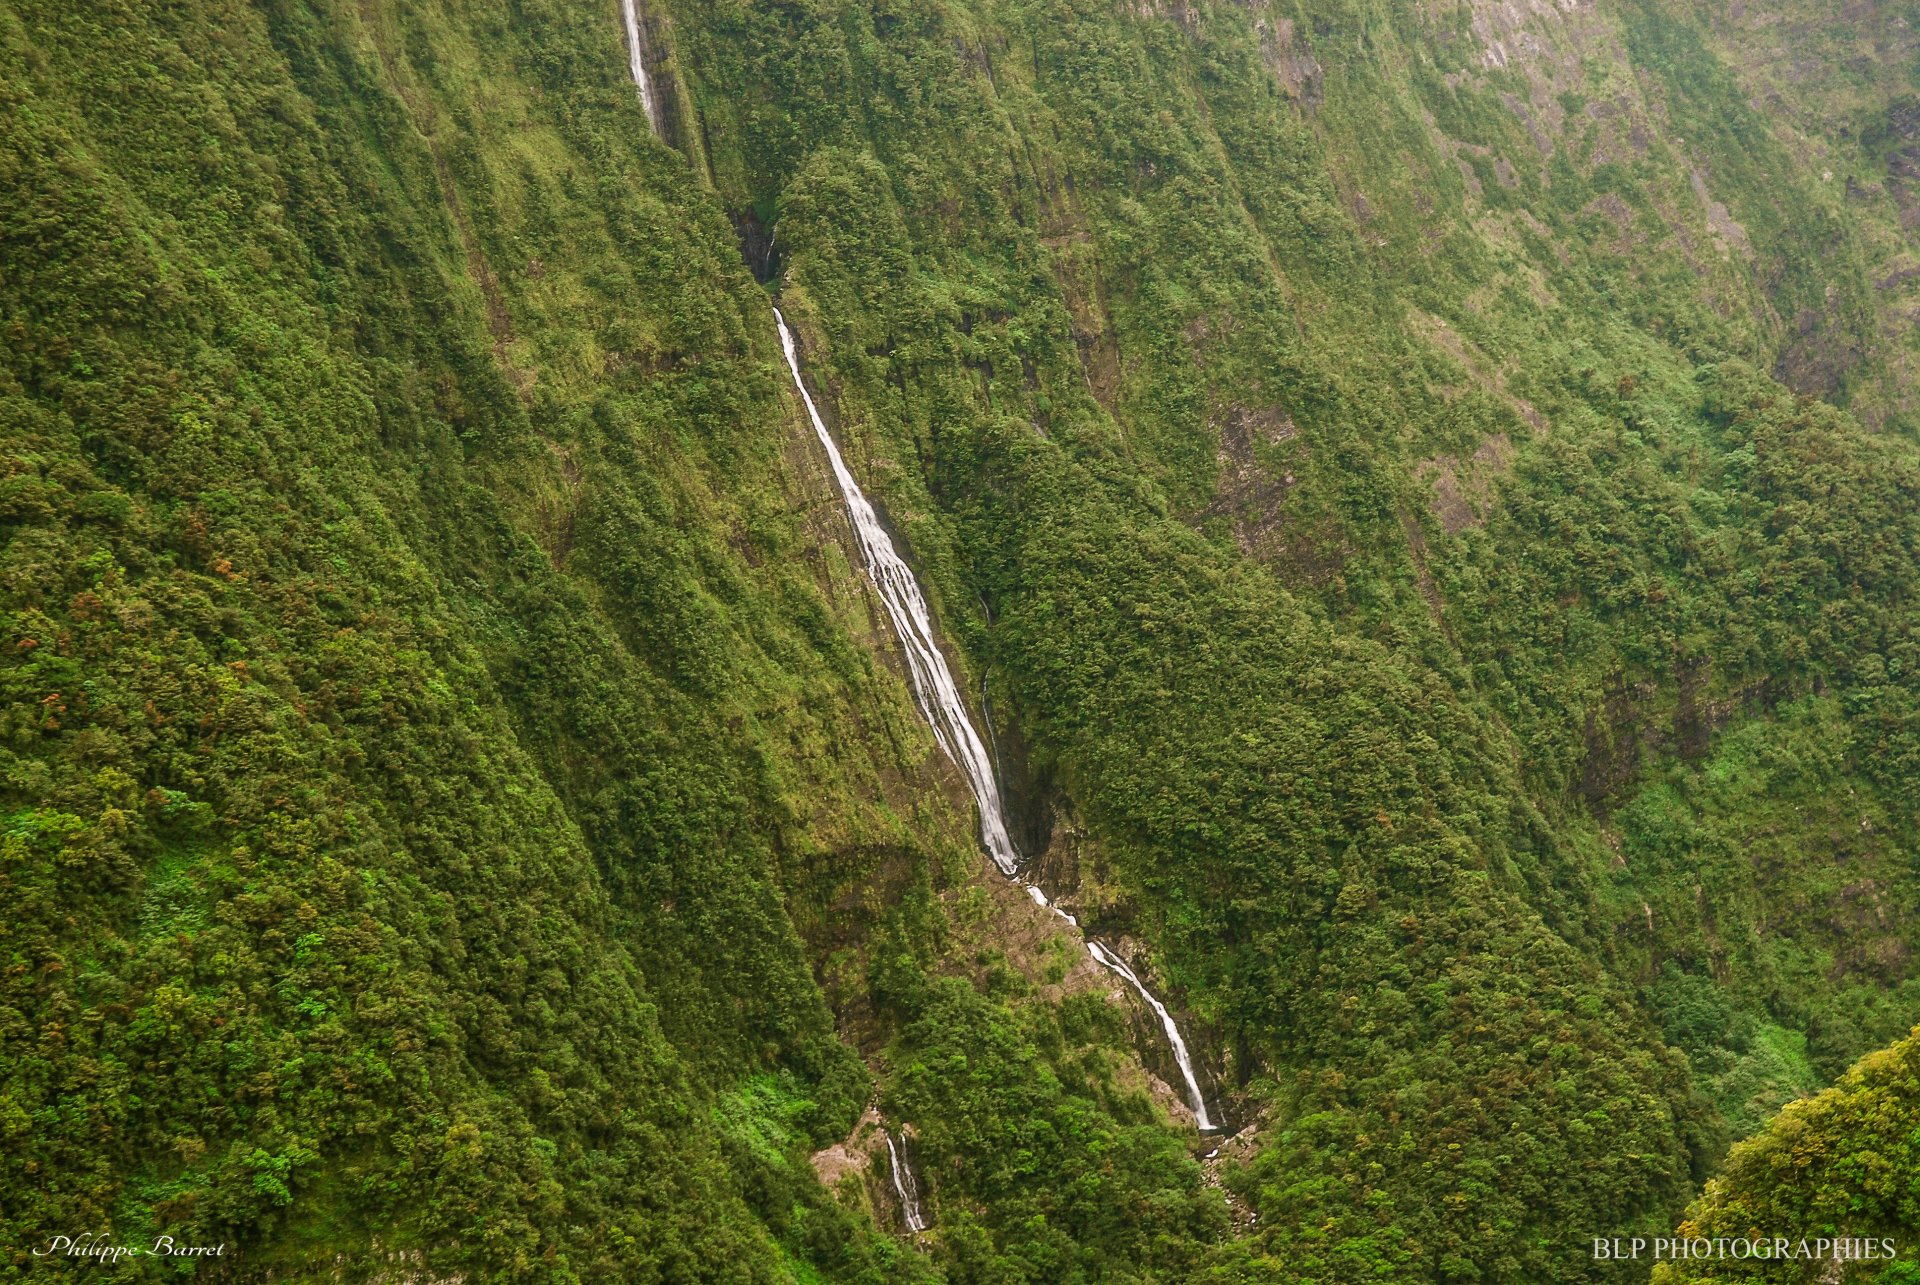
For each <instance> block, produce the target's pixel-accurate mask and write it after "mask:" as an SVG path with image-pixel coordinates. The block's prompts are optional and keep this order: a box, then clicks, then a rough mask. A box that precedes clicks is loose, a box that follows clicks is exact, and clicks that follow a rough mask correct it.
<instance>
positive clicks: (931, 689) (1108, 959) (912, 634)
mask: <svg viewBox="0 0 1920 1285" xmlns="http://www.w3.org/2000/svg"><path fill="white" fill-rule="evenodd" d="M635 3H636V0H620V8H621V12H622V13H623V14H624V15H625V17H626V21H627V62H628V68H629V70H630V71H631V72H632V73H633V84H634V88H635V89H637V90H638V91H639V93H640V105H641V106H642V107H644V108H645V109H646V113H647V123H648V124H649V125H650V126H652V127H653V129H654V132H656V133H658V132H659V129H660V123H659V121H658V119H657V118H656V117H655V115H654V110H653V90H652V88H651V86H650V85H649V83H648V81H647V64H646V58H645V49H644V45H643V43H642V41H641V37H640V17H639V14H638V12H637V11H636V9H635V7H634V6H635ZM773 319H774V323H775V324H776V325H778V326H779V328H780V347H781V350H782V351H783V352H785V353H786V357H787V371H788V373H789V374H791V375H792V376H793V387H794V390H795V391H796V392H798V393H799V394H800V400H801V402H802V403H803V404H804V405H805V406H806V408H807V419H808V420H809V421H811V422H812V424H813V431H814V433H815V434H816V435H817V436H818V437H819V438H820V445H821V446H822V447H823V448H824V449H825V450H826V452H827V459H828V461H829V462H830V463H831V464H832V465H833V476H834V480H835V481H837V482H838V483H839V484H840V497H841V499H842V500H843V501H844V502H845V503H846V506H847V516H848V517H849V518H851V519H852V521H853V530H854V534H855V535H856V536H857V537H858V539H859V541H860V552H861V555H862V557H864V558H865V559H866V564H867V576H868V578H869V579H870V580H872V582H873V585H874V588H876V589H878V590H879V591H880V600H881V601H882V602H883V603H885V604H886V608H887V615H888V616H889V617H891V618H892V620H893V628H894V632H895V633H897V634H899V636H900V644H901V648H902V650H903V651H905V652H906V656H907V669H908V671H909V675H910V677H911V678H912V680H913V699H914V703H915V704H917V705H918V706H919V707H920V714H921V716H922V717H923V718H925V719H926V720H927V725H928V726H929V727H931V728H932V729H933V739H934V740H935V741H937V742H938V743H939V745H940V748H941V749H942V750H945V751H946V754H947V757H948V758H950V759H952V760H953V761H954V762H955V763H956V764H958V765H959V767H960V770H961V771H962V772H964V773H965V774H966V777H967V784H968V785H970V786H972V788H973V797H974V802H975V804H976V805H977V808H978V811H979V813H980V842H981V844H982V845H983V846H984V847H985V848H986V850H987V855H988V856H990V857H992V858H993V863H994V864H995V865H996V866H999V867H1000V870H1001V872H1002V873H1004V874H1005V875H1006V876H1007V877H1008V878H1009V879H1011V880H1013V881H1014V882H1015V883H1017V884H1019V885H1020V887H1022V888H1023V889H1025V890H1026V894H1027V896H1029V897H1031V898H1032V899H1033V901H1034V904H1035V905H1038V906H1041V907H1044V908H1045V909H1048V910H1051V911H1052V912H1053V913H1054V914H1055V915H1057V916H1059V917H1060V918H1061V919H1062V920H1064V921H1065V922H1066V923H1067V924H1068V925H1069V926H1071V927H1073V928H1074V929H1076V930H1078V928H1079V927H1080V923H1079V921H1078V920H1076V919H1075V918H1074V917H1073V916H1072V915H1070V914H1068V913H1067V912H1066V911H1064V910H1062V909H1060V907H1058V906H1056V905H1054V904H1053V903H1052V902H1051V901H1050V900H1048V898H1047V894H1046V893H1044V892H1042V891H1041V890H1040V889H1039V888H1038V887H1036V886H1035V885H1033V884H1032V883H1029V882H1028V881H1026V880H1025V879H1022V878H1021V877H1020V854H1019V852H1018V851H1017V850H1015V848H1014V846H1013V839H1012V837H1011V836H1010V835H1009V834H1008V832H1007V819H1006V810H1005V808H1004V807H1003V805H1002V803H1001V800H1000V783H999V780H998V778H997V777H996V776H995V775H994V771H993V761H992V759H991V758H990V757H989V756H988V754H987V749H986V746H985V745H983V744H982V743H981V740H980V734H979V733H978V732H976V731H975V730H974V727H973V721H972V720H971V719H969V718H968V717H967V707H966V705H965V703H964V702H962V700H961V699H960V686H959V684H958V683H956V682H955V681H954V677H953V671H952V670H951V669H949V668H948V667H947V659H946V657H945V656H944V655H943V654H942V653H941V651H940V646H939V644H938V643H937V642H936V641H935V640H934V633H933V615H932V613H931V612H930V611H928V610H927V600H926V598H925V596H924V595H922V594H921V592H920V582H919V581H918V580H916V579H914V575H913V569H912V568H910V567H909V566H907V563H906V560H905V559H903V558H902V557H901V556H900V554H899V552H898V551H897V550H895V549H894V547H893V540H892V539H891V538H890V537H889V536H888V535H887V530H886V528H885V527H883V526H882V525H880V515H879V514H878V513H876V512H874V508H873V505H872V504H870V503H869V502H868V500H867V497H866V493H865V492H863V491H862V490H861V489H860V484H859V483H858V482H856V481H854V480H853V474H852V472H851V471H849V470H848V468H847V464H846V461H845V460H844V459H842V458H841V456H840V448H839V447H838V446H837V445H835V444H834V440H833V435H832V434H831V433H829V432H828V431H827V425H826V422H825V421H824V420H822V419H821V418H820V408H819V407H817V406H815V405H814V404H813V394H811V393H809V392H808V391H807V382H806V380H804V379H802V378H801V377H800V357H799V353H798V351H797V350H796V349H795V346H794V341H793V331H792V330H791V329H789V328H788V326H787V319H786V317H784V316H783V315H781V312H780V309H779V308H778V307H775V308H774V310H773ZM1082 940H1083V941H1085V942H1086V946H1087V953H1088V954H1089V955H1091V956H1093V959H1094V962H1096V963H1098V964H1099V965H1100V966H1101V967H1102V968H1104V969H1106V970H1107V971H1108V972H1110V973H1112V974H1114V976H1116V977H1118V978H1120V979H1121V980H1122V981H1124V982H1126V983H1127V985H1129V986H1131V987H1133V989H1134V990H1135V991H1137V992H1138V993H1139V995H1140V998H1141V999H1142V1000H1144V1001H1146V1004H1147V1007H1148V1008H1150V1009H1152V1010H1153V1013H1154V1015H1155V1016H1156V1017H1158V1018H1159V1019H1160V1026H1161V1028H1162V1029H1163V1030H1164V1031H1165V1032H1166V1035H1167V1043H1168V1044H1170V1045H1172V1047H1173V1059H1174V1061H1175V1062H1176V1063H1178V1064H1179V1067H1180V1077H1181V1079H1183V1080H1185V1081H1186V1088H1187V1102H1188V1105H1190V1106H1191V1107H1192V1108H1193V1116H1194V1120H1195V1122H1196V1123H1198V1124H1199V1126H1200V1130H1201V1132H1203V1133H1214V1132H1218V1131H1219V1126H1218V1125H1216V1124H1215V1123H1214V1121H1213V1117H1212V1115H1210V1114H1209V1113H1208V1111H1207V1098H1206V1095H1205V1094H1204V1093H1202V1092H1201V1091H1200V1080H1199V1077H1198V1076H1197V1075H1196V1074H1195V1073H1194V1069H1193V1058H1192V1056H1191V1055H1190V1054H1189V1053H1188V1051H1187V1042H1186V1040H1185V1039H1183V1038H1182V1037H1181V1035H1180V1028H1179V1026H1178V1025H1176V1024H1175V1023H1174V1020H1173V1014H1171V1013H1169V1012H1168V1011H1167V1006H1166V1005H1165V1004H1162V1003H1161V1002H1160V1001H1159V1000H1158V999H1157V998H1155V996H1154V994H1153V992H1151V991H1149V990H1148V989H1147V987H1146V984H1145V983H1144V982H1142V981H1141V980H1140V976H1139V974H1137V973H1135V972H1134V971H1133V969H1132V968H1131V967H1129V966H1128V964H1127V961H1126V960H1124V959H1122V958H1121V957H1120V955H1119V954H1118V953H1117V952H1116V951H1114V950H1112V949H1111V948H1109V947H1108V946H1106V945H1104V944H1102V943H1100V942H1097V941H1094V940H1092V939H1091V938H1087V937H1085V936H1084V935H1083V937H1082ZM887 1155H888V1158H889V1160H890V1161H891V1162H892V1168H893V1185H894V1190H895V1191H896V1192H897V1193H898V1194H899V1196H900V1204H901V1208H902V1209H903V1210H905V1211H906V1219H907V1228H908V1230H909V1231H916V1232H918V1231H925V1230H926V1225H927V1224H926V1219H925V1217H924V1216H923V1215H922V1214H921V1212H920V1195H919V1189H918V1187H917V1186H915V1184H914V1181H913V1171H912V1170H911V1169H910V1168H909V1167H908V1166H907V1165H906V1164H905V1163H904V1162H903V1161H902V1160H901V1157H900V1154H899V1151H898V1149H897V1148H896V1147H895V1145H894V1141H893V1135H892V1134H891V1133H889V1134H888V1135H887Z"/></svg>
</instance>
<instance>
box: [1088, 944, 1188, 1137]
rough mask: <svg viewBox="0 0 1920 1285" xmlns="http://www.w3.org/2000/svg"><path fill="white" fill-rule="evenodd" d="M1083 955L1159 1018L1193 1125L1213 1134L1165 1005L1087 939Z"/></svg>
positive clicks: (1118, 961)
mask: <svg viewBox="0 0 1920 1285" xmlns="http://www.w3.org/2000/svg"><path fill="white" fill-rule="evenodd" d="M1087 953H1088V954H1089V955H1092V956H1093V957H1094V958H1095V959H1096V960H1098V961H1099V962H1100V963H1101V964H1102V965H1103V966H1104V967H1105V968H1106V970H1107V971H1108V972H1110V973H1113V974H1115V975H1116V976H1118V977H1121V978H1123V979H1124V980H1125V981H1126V982H1127V984H1128V985H1129V986H1132V987H1133V989H1135V990H1137V991H1139V992H1140V998H1141V999H1143V1000H1145V1001H1147V1007H1148V1008H1151V1009H1152V1010H1153V1011H1154V1015H1155V1016H1157V1017H1158V1018H1159V1019H1160V1026H1161V1029H1162V1030H1164V1031H1166V1033H1167V1043H1169V1044H1171V1045H1173V1060H1174V1061H1176V1062H1178V1063H1179V1064H1180V1075H1181V1077H1182V1078H1184V1079H1185V1080H1186V1082H1187V1092H1188V1093H1189V1094H1190V1095H1191V1096H1192V1099H1193V1118H1194V1122H1195V1123H1196V1124H1198V1125H1199V1126H1200V1132H1202V1133H1212V1132H1214V1131H1215V1130H1216V1129H1217V1128H1218V1127H1219V1126H1217V1125H1215V1124H1214V1122H1213V1119H1212V1118H1211V1117H1210V1116H1209V1115H1208V1114H1207V1100H1206V1098H1205V1097H1204V1096H1202V1095H1201V1093H1200V1084H1199V1081H1198V1080H1197V1079H1196V1078H1195V1077H1194V1074H1193V1058H1192V1057H1190V1056H1189V1055H1188V1054H1187V1042H1186V1041H1185V1040H1183V1039H1181V1038H1180V1028H1179V1027H1178V1026H1176V1025H1174V1021H1173V1014H1172V1013H1169V1012H1168V1011H1167V1006H1166V1005H1165V1004H1162V1003H1161V1002H1160V1001H1159V1000H1157V999H1155V998H1154V997H1153V992H1152V991H1150V990H1148V989H1147V987H1146V984H1145V983H1144V982H1142V981H1141V980H1140V976H1139V974H1137V973H1135V972H1134V971H1133V969H1131V968H1129V967H1128V966H1127V961H1126V960H1124V959H1122V958H1120V956H1119V955H1117V954H1115V953H1114V952H1113V951H1111V950H1109V949H1108V948H1107V947H1105V946H1103V945H1101V944H1100V943H1099V942H1097V941H1094V940H1092V939H1091V938H1089V939H1088V941H1087Z"/></svg>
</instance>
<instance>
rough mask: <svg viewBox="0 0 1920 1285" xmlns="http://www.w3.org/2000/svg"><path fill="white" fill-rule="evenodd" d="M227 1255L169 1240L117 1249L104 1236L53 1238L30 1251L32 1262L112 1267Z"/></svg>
mask: <svg viewBox="0 0 1920 1285" xmlns="http://www.w3.org/2000/svg"><path fill="white" fill-rule="evenodd" d="M226 1252H227V1243H226V1242H225V1241H221V1242H220V1243H219V1244H218V1245H183V1244H181V1243H180V1242H179V1241H177V1240H175V1239H174V1238H173V1237H171V1236H157V1237H155V1238H154V1241H153V1246H152V1248H150V1249H142V1248H141V1247H140V1246H138V1245H116V1244H113V1243H112V1242H111V1241H109V1240H108V1239H107V1235H106V1233H105V1232H97V1231H89V1232H82V1233H81V1234H80V1235H78V1236H55V1237H53V1238H52V1239H50V1240H48V1241H47V1244H46V1247H45V1248H44V1249H36V1250H34V1251H33V1256H34V1257H35V1258H48V1257H57V1258H93V1259H98V1260H100V1261H101V1262H103V1263H106V1264H108V1265H109V1266H111V1265H112V1264H114V1263H117V1262H119V1261H120V1260H121V1259H123V1258H134V1257H138V1256H140V1255H147V1256H150V1257H153V1258H220V1257H222V1256H224V1255H225V1254H226Z"/></svg>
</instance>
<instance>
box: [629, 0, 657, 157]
mask: <svg viewBox="0 0 1920 1285" xmlns="http://www.w3.org/2000/svg"><path fill="white" fill-rule="evenodd" d="M620 11H621V12H622V13H623V14H625V15H626V19H627V69H628V70H629V71H631V72H632V73H633V87H634V88H635V89H637V90H639V91H640V106H641V107H642V108H644V109H645V110H646V113H647V124H649V125H651V126H652V127H653V131H654V133H656V134H657V133H659V132H660V122H659V120H658V119H657V118H656V117H655V116H654V114H653V86H652V85H650V84H648V83H647V60H646V57H645V55H644V46H643V45H642V44H641V41H640V14H639V12H638V11H637V10H636V9H635V8H634V0H620Z"/></svg>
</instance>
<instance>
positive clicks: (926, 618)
mask: <svg viewBox="0 0 1920 1285" xmlns="http://www.w3.org/2000/svg"><path fill="white" fill-rule="evenodd" d="M773 318H774V321H775V322H777V323H778V324H779V327H780V347H781V348H783V349H784V350H785V351H786V354H787V370H788V371H789V372H790V373H791V374H792V375H793V386H794V387H795V388H796V389H798V390H799V392H800V400H801V401H803V402H804V403H806V407H807V418H808V419H810V420H812V421H813V431H814V432H815V433H816V434H818V435H819V437H820V445H821V446H823V447H825V448H826V452H827V459H828V460H829V461H830V462H831V463H832V464H833V476H834V478H835V480H836V481H838V482H839V483H840V496H841V498H842V499H843V500H845V501H846V504H847V516H848V517H850V518H852V519H853V530H854V534H855V535H856V536H858V537H859V540H860V552H861V554H862V555H863V556H864V557H865V558H866V562H867V575H868V576H869V577H871V579H872V580H873V586H874V588H876V589H878V590H879V591H880V600H881V601H882V602H884V603H885V604H886V605H887V614H888V615H889V616H891V617H893V628H894V632H895V633H897V634H899V635H900V645H901V648H902V649H903V650H904V651H905V652H906V653H907V669H908V671H909V672H910V674H911V676H912V678H913V698H914V701H915V702H916V703H917V704H918V705H919V706H920V713H921V715H922V716H923V717H924V718H925V719H926V720H927V722H928V724H929V725H930V726H932V728H933V739H934V740H936V741H938V742H939V743H940V748H941V749H943V750H945V751H946V752H947V757H948V758H950V759H952V760H953V761H954V762H955V763H957V764H959V765H960V770H961V771H963V772H965V773H966V774H967V783H968V784H969V785H971V786H972V787H973V797H974V799H975V800H976V801H977V802H978V803H979V805H980V807H979V812H980V842H981V843H983V844H985V845H986V849H987V855H989V856H991V857H992V858H993V863H994V864H995V865H997V866H999V867H1000V869H1001V870H1002V871H1003V872H1004V873H1005V874H1007V875H1009V876H1011V875H1014V874H1017V873H1018V872H1019V869H1020V854H1019V853H1017V852H1015V851H1014V849H1013V840H1012V839H1011V838H1010V837H1008V835H1007V822H1006V813H1005V811H1004V810H1003V809H1002V808H1001V806H1000V784H999V782H998V781H997V780H995V779H994V775H993V762H992V760H991V759H989V758H988V757H987V747H986V746H985V745H983V744H982V743H981V741H980V734H979V733H978V732H976V731H974V730H973V723H972V721H971V720H969V719H968V718H967V707H966V706H965V705H964V704H963V703H961V700H960V687H959V684H957V683H955V682H954V681H953V671H952V670H950V669H948V668H947V658H946V657H945V656H944V655H942V654H941V652H940V647H939V644H938V643H936V642H934V639H933V616H932V614H931V613H929V612H928V610H927V600H926V599H925V598H924V597H922V596H921V593H920V582H919V581H917V580H915V579H914V578H913V571H912V570H911V569H910V568H909V567H908V566H907V564H906V561H905V560H904V559H903V558H901V556H900V555H899V554H898V553H897V552H895V551H894V547H893V541H892V540H891V539H890V538H888V536H887V529H886V528H885V527H883V526H881V525H880V515H879V514H877V513H875V512H874V511H873V505H871V504H869V503H868V502H867V497H866V494H865V493H864V492H863V491H861V489H860V484H859V483H858V482H856V481H854V480H853V474H852V473H850V472H849V471H848V470H847V463H846V461H845V460H843V459H841V458H840V448H839V447H837V446H835V445H834V443H833V435H832V434H831V433H829V432H827V426H826V423H825V422H824V421H823V420H821V418H820V409H819V407H817V406H815V405H814V404H813V394H811V393H809V392H808V391H807V384H806V381H805V380H803V379H801V378H800V358H799V356H798V354H797V353H796V352H795V351H794V346H793V331H792V330H790V329H788V328H787V319H786V317H784V316H782V315H781V312H780V309H779V308H775V309H774V310H773Z"/></svg>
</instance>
